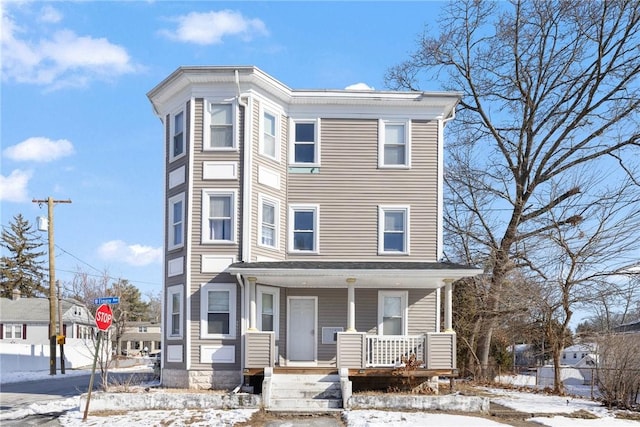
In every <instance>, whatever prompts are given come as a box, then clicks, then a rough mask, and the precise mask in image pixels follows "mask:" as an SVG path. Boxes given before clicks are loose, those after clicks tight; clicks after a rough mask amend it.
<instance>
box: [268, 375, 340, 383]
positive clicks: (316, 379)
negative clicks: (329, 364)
mask: <svg viewBox="0 0 640 427" xmlns="http://www.w3.org/2000/svg"><path fill="white" fill-rule="evenodd" d="M271 381H273V382H274V383H277V384H289V383H291V384H301V383H313V384H315V383H334V382H338V383H339V382H340V376H339V375H322V374H310V375H302V374H292V375H288V374H276V375H273V377H272V379H271Z"/></svg>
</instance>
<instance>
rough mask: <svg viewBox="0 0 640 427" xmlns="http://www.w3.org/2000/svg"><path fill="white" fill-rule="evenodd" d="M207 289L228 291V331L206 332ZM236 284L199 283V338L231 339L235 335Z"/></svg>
mask: <svg viewBox="0 0 640 427" xmlns="http://www.w3.org/2000/svg"><path fill="white" fill-rule="evenodd" d="M209 291H228V292H229V333H228V334H208V333H206V330H207V321H208V319H207V314H208V312H209V298H208V295H207V292H209ZM236 305H237V299H236V285H235V284H234V283H203V284H202V285H200V338H203V339H233V338H235V337H236Z"/></svg>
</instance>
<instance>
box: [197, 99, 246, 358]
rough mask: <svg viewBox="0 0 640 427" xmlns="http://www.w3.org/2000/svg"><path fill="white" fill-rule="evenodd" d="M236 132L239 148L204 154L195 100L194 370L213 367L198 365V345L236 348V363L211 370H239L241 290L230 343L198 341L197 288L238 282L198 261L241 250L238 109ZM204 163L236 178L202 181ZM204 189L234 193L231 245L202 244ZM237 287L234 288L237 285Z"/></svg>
mask: <svg viewBox="0 0 640 427" xmlns="http://www.w3.org/2000/svg"><path fill="white" fill-rule="evenodd" d="M239 111H240V112H239V117H238V122H239V126H240V127H239V129H236V131H237V132H236V134H237V135H239V141H238V149H237V150H234V151H203V138H204V134H205V132H204V128H203V123H204V114H205V109H204V100H203V99H202V98H197V99H195V103H194V120H193V122H194V141H193V144H192V146H193V151H192V152H191V155H192V156H193V174H192V178H193V188H192V197H193V202H192V203H191V207H192V209H193V213H192V218H193V224H192V228H191V236H190V238H191V244H192V246H191V249H192V251H191V257H190V260H189V262H190V266H191V283H190V286H189V289H188V290H187V295H188V297H189V298H190V299H191V301H190V307H191V311H190V313H189V320H190V339H191V348H190V362H191V367H192V368H193V369H211V368H212V364H211V363H206V364H202V363H200V351H199V350H200V346H202V345H215V344H225V345H234V346H235V363H234V364H231V363H224V364H215V365H213V368H214V369H218V370H234V369H240V362H241V360H240V343H241V338H240V332H241V330H240V313H241V311H240V307H241V305H240V299H241V294H240V289H239V287H237V292H236V338H235V339H231V340H226V339H225V340H219V339H201V338H200V319H201V313H200V287H201V285H202V284H203V283H209V282H211V283H237V281H236V278H235V277H232V276H230V275H228V274H227V273H202V269H201V258H202V255H205V254H207V255H221V256H227V255H231V256H235V257H236V260H240V256H241V255H240V248H241V247H242V246H241V245H242V235H241V231H242V228H241V227H242V211H241V206H242V191H241V190H242V189H241V179H242V174H243V166H242V150H243V148H244V141H243V138H244V133H243V132H242V129H243V126H244V111H243V108H242V107H241V108H240V110H239ZM204 161H231V162H236V163H237V164H238V175H237V179H224V180H220V179H216V180H206V181H205V180H203V179H202V168H203V162H204ZM204 189H216V190H235V191H236V205H235V214H236V229H235V236H236V237H235V241H236V242H235V243H230V244H202V243H201V242H202V191H203V190H204ZM236 286H237V285H236Z"/></svg>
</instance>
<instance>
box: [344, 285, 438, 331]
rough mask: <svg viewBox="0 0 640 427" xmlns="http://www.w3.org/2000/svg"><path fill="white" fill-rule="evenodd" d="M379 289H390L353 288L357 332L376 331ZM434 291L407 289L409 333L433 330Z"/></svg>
mask: <svg viewBox="0 0 640 427" xmlns="http://www.w3.org/2000/svg"><path fill="white" fill-rule="evenodd" d="M380 290H390V289H356V290H355V291H356V295H355V298H356V330H357V331H358V332H366V333H368V334H377V333H378V292H379V291H380ZM394 290H397V289H394ZM436 292H437V291H436V290H434V289H409V295H408V299H407V305H408V312H409V319H408V329H409V330H408V334H409V335H419V334H425V333H427V332H435V330H436V319H437V315H436V313H437V309H436V301H437V300H436ZM345 298H346V297H345ZM345 310H346V308H345Z"/></svg>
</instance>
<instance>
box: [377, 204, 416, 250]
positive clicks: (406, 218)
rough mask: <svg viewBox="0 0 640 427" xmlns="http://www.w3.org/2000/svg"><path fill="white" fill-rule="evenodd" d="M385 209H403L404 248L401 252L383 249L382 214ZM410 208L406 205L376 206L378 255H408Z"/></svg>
mask: <svg viewBox="0 0 640 427" xmlns="http://www.w3.org/2000/svg"><path fill="white" fill-rule="evenodd" d="M387 211H404V213H405V214H404V250H403V251H402V252H397V251H385V250H384V214H385V212H387ZM409 224H411V221H410V209H409V206H406V205H380V206H378V255H409V253H410V251H409V248H410V247H411V242H410V240H409V236H410V235H411V233H410V231H411V230H410V228H409Z"/></svg>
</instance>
